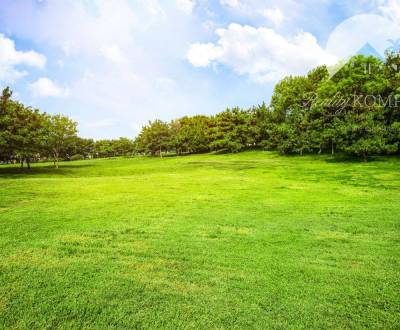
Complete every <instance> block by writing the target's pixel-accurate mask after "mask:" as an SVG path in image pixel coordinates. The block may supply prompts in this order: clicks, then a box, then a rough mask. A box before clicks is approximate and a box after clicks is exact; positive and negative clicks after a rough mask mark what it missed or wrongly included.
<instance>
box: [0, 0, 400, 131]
mask: <svg viewBox="0 0 400 330" xmlns="http://www.w3.org/2000/svg"><path fill="white" fill-rule="evenodd" d="M365 14H374V15H377V16H379V17H382V19H385V20H386V21H382V22H388V20H389V21H390V22H392V23H391V24H395V25H396V26H397V23H394V22H398V21H400V2H399V0H371V1H367V0H354V1H344V0H343V1H333V0H318V1H317V0H303V1H295V0H279V1H278V0H268V1H266V0H265V1H261V0H113V1H110V0H41V1H39V0H1V1H0V83H1V86H6V85H10V86H11V87H12V89H13V90H14V92H15V98H17V99H19V100H21V101H23V102H24V103H25V104H26V105H31V106H33V107H38V108H40V109H41V110H42V111H46V112H49V113H60V112H61V113H64V114H66V115H68V116H70V117H72V118H73V119H75V120H77V121H78V122H79V130H80V134H81V135H82V136H84V137H93V138H116V137H119V136H127V137H132V138H133V137H134V136H135V135H136V134H137V133H138V131H139V130H140V128H141V126H142V125H143V124H145V123H146V122H147V121H148V120H152V119H155V118H160V119H163V120H170V119H173V118H177V117H180V116H184V115H192V114H213V113H216V112H219V111H221V110H224V109H225V108H226V107H232V106H241V107H249V106H251V105H255V104H258V103H261V102H263V101H266V102H267V103H268V102H269V99H270V96H271V94H272V91H273V87H274V85H275V83H276V82H277V81H279V79H281V78H282V77H283V76H285V75H289V74H303V73H305V72H307V70H309V69H311V68H312V67H314V66H316V65H319V64H323V63H326V64H334V63H335V61H337V60H338V57H340V56H344V55H343V54H348V53H351V52H354V49H352V45H357V47H358V46H359V44H358V43H357V42H360V43H363V42H365V41H366V40H364V39H365V37H366V36H368V35H372V34H374V31H372V30H371V32H370V33H369V32H368V26H367V27H366V28H364V26H363V24H364V25H365V19H364V20H362V19H358V20H357V19H354V17H355V16H356V17H358V16H357V15H365ZM365 17H366V16H364V18H365ZM368 17H370V18H371V17H372V16H368ZM368 17H367V18H368ZM352 18H353V19H352ZM361 18H362V17H361ZM370 18H368V20H369V22H370ZM349 19H350V20H349ZM374 19H375V20H376V19H377V18H376V16H375V18H374ZM346 20H348V21H347V22H350V23H349V24H347V25H346V24H342V25H341V27H342V28H338V26H340V24H341V23H342V22H346ZM378 21H379V19H378ZM360 22H361V23H360ZM382 24H383V23H382ZM355 25H357V26H358V27H359V26H362V28H360V29H359V30H360V31H363V32H359V33H358V35H356V34H355V33H354V34H352V36H351V38H353V39H351V38H350V37H348V34H349V33H348V31H349V29H351V31H353V30H357V29H354V26H355ZM367 25H369V26H370V27H369V28H371V26H373V25H374V24H371V23H370V24H367ZM374 28H375V30H376V26H375V27H374ZM396 29H397V27H394V26H393V27H392V30H390V33H392V34H394V33H397V30H396ZM393 31H395V32H393ZM385 33H386V32H385ZM360 34H362V35H361V36H360ZM399 36H400V34H399ZM372 39H373V38H372ZM375 39H376V40H377V41H376V43H375V45H374V46H376V47H377V48H379V47H380V48H382V49H383V47H384V46H385V45H383V44H379V40H385V39H386V38H385V37H383V38H382V36H375ZM371 43H372V44H373V43H374V40H372V41H371ZM360 45H362V44H360Z"/></svg>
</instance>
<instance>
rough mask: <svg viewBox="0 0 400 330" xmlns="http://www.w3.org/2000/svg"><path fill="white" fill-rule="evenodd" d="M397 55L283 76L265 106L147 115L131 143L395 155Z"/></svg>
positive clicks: (398, 137) (399, 129)
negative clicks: (152, 118)
mask: <svg viewBox="0 0 400 330" xmlns="http://www.w3.org/2000/svg"><path fill="white" fill-rule="evenodd" d="M399 69H400V56H399V54H395V53H392V54H387V59H386V61H385V62H383V61H381V60H379V59H377V58H375V57H365V56H362V55H360V56H355V57H353V58H352V59H351V60H349V61H348V62H347V63H345V64H344V65H343V66H342V67H341V68H340V70H338V71H337V72H336V73H335V74H334V75H332V74H330V73H329V71H328V68H327V67H325V66H321V67H318V68H316V69H314V70H312V71H311V72H309V73H308V75H306V76H298V77H287V78H285V79H283V80H282V81H281V82H279V83H278V84H277V85H276V87H275V90H274V93H273V96H272V99H271V104H270V106H268V107H267V106H266V105H265V104H262V105H259V106H256V107H253V108H251V109H247V110H242V109H239V108H234V109H227V110H225V111H224V112H221V113H219V114H217V115H215V116H209V117H207V116H194V117H184V118H181V119H177V120H174V121H172V122H170V123H166V122H163V121H160V120H156V121H153V122H149V124H148V125H146V126H145V127H143V129H142V131H141V133H140V134H139V136H138V137H137V139H136V141H135V142H136V150H137V151H138V152H140V153H143V154H149V155H160V156H162V155H163V153H167V152H173V153H177V154H182V153H199V152H207V151H224V152H238V151H241V150H244V149H248V148H263V149H267V150H277V151H279V152H280V153H282V154H290V153H297V154H304V153H332V154H335V153H343V154H351V155H356V156H360V157H363V158H364V159H367V157H368V156H369V155H378V154H397V153H399V147H400V145H399V144H400V111H399V109H400V73H399V71H400V70H399Z"/></svg>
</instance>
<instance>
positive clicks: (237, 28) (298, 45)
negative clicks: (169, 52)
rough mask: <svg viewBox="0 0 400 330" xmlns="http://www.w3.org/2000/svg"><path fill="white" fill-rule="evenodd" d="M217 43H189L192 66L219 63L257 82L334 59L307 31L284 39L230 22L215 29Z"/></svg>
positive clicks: (300, 72)
mask: <svg viewBox="0 0 400 330" xmlns="http://www.w3.org/2000/svg"><path fill="white" fill-rule="evenodd" d="M216 33H217V35H218V37H219V40H218V43H217V44H213V43H207V44H199V43H197V44H193V45H192V46H191V47H190V49H189V51H188V54H187V59H188V60H189V62H190V63H191V64H192V65H194V66H196V67H206V66H209V65H211V64H213V63H219V64H222V65H225V66H228V67H230V68H232V69H233V70H234V71H235V72H236V73H238V74H239V75H249V76H250V77H251V78H252V79H254V80H255V81H257V82H260V83H264V82H271V81H276V80H279V79H280V78H282V77H283V76H285V75H288V74H303V73H305V72H306V71H307V70H309V69H311V68H313V67H315V66H317V65H321V64H329V65H331V64H334V63H335V62H336V61H337V59H336V58H335V57H334V56H331V55H329V54H328V53H327V52H326V51H325V50H324V49H322V48H321V47H320V46H319V45H318V42H317V39H316V38H315V37H314V36H313V35H312V34H310V33H307V32H300V33H298V34H297V35H296V36H294V37H293V38H291V39H286V38H284V37H283V36H281V35H280V34H278V33H276V32H275V31H274V30H272V29H269V28H263V27H261V28H254V27H251V26H247V25H246V26H243V25H239V24H231V25H229V27H228V28H227V29H218V30H217V32H216Z"/></svg>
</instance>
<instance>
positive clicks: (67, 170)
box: [0, 164, 93, 178]
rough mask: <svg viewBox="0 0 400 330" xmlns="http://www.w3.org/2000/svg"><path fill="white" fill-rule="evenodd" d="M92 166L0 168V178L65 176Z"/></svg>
mask: <svg viewBox="0 0 400 330" xmlns="http://www.w3.org/2000/svg"><path fill="white" fill-rule="evenodd" d="M92 166H93V165H92V164H82V165H61V166H60V167H59V168H55V167H54V166H53V165H49V166H43V167H36V166H35V165H33V166H32V167H31V168H26V167H24V168H20V167H2V166H0V178H15V177H25V176H35V175H56V176H65V175H68V174H71V173H74V172H75V171H74V170H79V169H82V168H86V167H92Z"/></svg>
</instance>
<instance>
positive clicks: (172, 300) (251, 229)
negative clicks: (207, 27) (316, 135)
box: [0, 152, 400, 329]
mask: <svg viewBox="0 0 400 330" xmlns="http://www.w3.org/2000/svg"><path fill="white" fill-rule="evenodd" d="M399 174H400V159H395V158H387V159H383V158H379V159H377V160H375V161H373V162H368V163H363V162H350V161H347V162H335V161H333V160H330V159H329V158H326V157H309V156H306V157H280V156H278V155H276V154H272V153H266V152H265V153H264V152H246V153H241V154H236V155H198V156H188V157H180V158H164V159H151V158H132V159H111V160H93V161H81V162H70V163H64V164H62V167H61V168H60V169H59V170H56V169H53V168H52V167H51V166H50V165H48V164H47V165H46V164H45V165H34V168H32V169H31V171H28V170H23V171H22V172H21V171H20V170H19V169H18V168H10V167H6V166H2V167H0V228H1V229H0V328H2V329H10V328H18V329H19V328H21V329H34V328H40V329H43V328H65V329H67V328H68V329H70V328H88V329H105V328H107V329H110V328H111V329H112V328H115V329H124V328H127V329H128V328H169V329H186V328H193V329H195V328H202V329H209V328H212V329H223V328H238V329H239V328H274V329H286V328H294V329H300V328H304V329H311V328H324V329H347V328H353V329H362V328H369V329H399V328H400V211H399V205H400V175H399Z"/></svg>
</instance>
